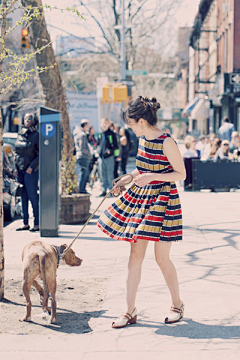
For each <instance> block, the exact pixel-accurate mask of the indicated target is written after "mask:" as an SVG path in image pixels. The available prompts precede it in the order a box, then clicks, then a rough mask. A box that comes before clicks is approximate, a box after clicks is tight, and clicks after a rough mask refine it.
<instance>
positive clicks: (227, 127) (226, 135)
mask: <svg viewBox="0 0 240 360" xmlns="http://www.w3.org/2000/svg"><path fill="white" fill-rule="evenodd" d="M233 131H235V128H234V124H232V123H230V122H229V118H228V117H227V116H225V117H224V118H223V121H222V126H220V128H219V129H218V134H219V138H220V140H228V141H231V136H232V132H233Z"/></svg>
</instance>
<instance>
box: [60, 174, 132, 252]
mask: <svg viewBox="0 0 240 360" xmlns="http://www.w3.org/2000/svg"><path fill="white" fill-rule="evenodd" d="M124 176H130V177H131V180H129V181H126V182H124V183H122V184H121V185H120V191H124V190H126V188H125V185H128V184H130V183H131V182H132V181H133V176H132V174H125V175H121V176H119V177H118V178H116V179H114V180H113V182H112V186H114V185H115V183H116V182H117V181H118V180H120V179H122V178H123V177H124ZM110 194H112V195H113V196H114V197H118V195H114V193H112V190H110V191H109V192H108V193H107V194H106V195H105V196H104V198H103V199H102V201H101V202H100V204H99V205H98V207H97V208H96V210H94V212H93V213H92V215H91V216H90V217H89V218H88V219H87V221H86V222H85V224H84V225H83V227H82V228H81V230H80V231H79V233H78V234H77V235H76V236H75V238H74V239H73V241H72V242H71V243H70V244H69V245H68V247H66V249H65V250H64V251H63V253H62V254H61V255H60V259H62V258H63V257H64V256H65V255H66V253H67V252H68V250H69V249H70V248H71V247H72V245H73V243H74V241H76V240H77V238H78V237H79V235H80V234H81V232H82V231H83V230H84V229H85V227H86V226H87V224H88V223H89V221H90V220H91V219H92V217H93V216H94V215H95V214H96V212H97V211H98V209H99V208H100V206H101V205H102V203H103V202H104V201H105V199H106V198H107V197H108V195H110Z"/></svg>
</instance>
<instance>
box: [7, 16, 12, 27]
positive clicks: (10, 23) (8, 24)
mask: <svg viewBox="0 0 240 360" xmlns="http://www.w3.org/2000/svg"><path fill="white" fill-rule="evenodd" d="M11 27H12V19H11V18H8V19H6V29H7V30H8V29H9V28H11Z"/></svg>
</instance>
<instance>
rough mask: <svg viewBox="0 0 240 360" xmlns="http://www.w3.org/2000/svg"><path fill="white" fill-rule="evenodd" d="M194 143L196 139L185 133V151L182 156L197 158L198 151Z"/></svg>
mask: <svg viewBox="0 0 240 360" xmlns="http://www.w3.org/2000/svg"><path fill="white" fill-rule="evenodd" d="M195 143H196V139H195V138H194V137H193V136H191V135H187V136H186V137H185V139H184V145H185V148H186V152H185V153H184V154H183V158H198V157H199V154H200V151H199V150H198V151H199V152H198V151H197V150H196V149H195Z"/></svg>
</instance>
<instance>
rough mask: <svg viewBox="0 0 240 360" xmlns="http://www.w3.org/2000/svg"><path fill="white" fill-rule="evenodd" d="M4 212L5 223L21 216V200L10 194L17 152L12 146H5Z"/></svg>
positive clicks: (3, 160) (3, 161)
mask: <svg viewBox="0 0 240 360" xmlns="http://www.w3.org/2000/svg"><path fill="white" fill-rule="evenodd" d="M2 156H3V158H2V163H3V211H4V221H12V220H13V219H14V217H15V215H16V214H20V211H21V210H20V209H21V206H20V205H21V198H20V197H19V196H14V195H12V194H11V193H10V184H11V181H12V179H13V175H12V171H13V169H14V161H15V152H14V147H13V146H12V145H11V144H3V154H2Z"/></svg>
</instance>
